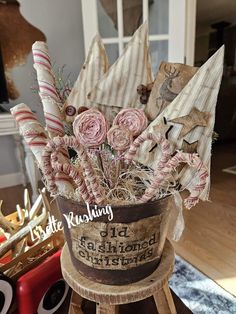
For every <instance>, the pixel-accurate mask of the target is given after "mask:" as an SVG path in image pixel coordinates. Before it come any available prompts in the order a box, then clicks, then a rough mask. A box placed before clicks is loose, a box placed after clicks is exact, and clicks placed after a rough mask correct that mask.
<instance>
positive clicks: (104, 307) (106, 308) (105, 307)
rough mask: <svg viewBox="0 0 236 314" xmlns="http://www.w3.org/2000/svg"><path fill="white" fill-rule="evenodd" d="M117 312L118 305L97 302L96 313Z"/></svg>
mask: <svg viewBox="0 0 236 314" xmlns="http://www.w3.org/2000/svg"><path fill="white" fill-rule="evenodd" d="M118 313H119V306H118V305H109V304H101V303H97V306H96V314H118Z"/></svg>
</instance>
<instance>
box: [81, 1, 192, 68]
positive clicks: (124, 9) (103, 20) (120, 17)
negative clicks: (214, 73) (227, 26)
mask: <svg viewBox="0 0 236 314" xmlns="http://www.w3.org/2000/svg"><path fill="white" fill-rule="evenodd" d="M195 12H196V0H82V14H83V27H84V44H85V53H86V54H87V52H88V49H89V45H90V43H91V40H92V38H93V37H94V35H95V34H96V33H99V34H100V35H101V37H102V39H103V42H104V44H105V48H106V51H107V54H108V57H109V60H110V63H111V64H112V63H113V62H114V61H115V60H116V59H117V58H118V56H119V55H120V54H121V52H122V50H123V48H124V47H125V45H126V43H127V42H128V41H129V40H130V38H131V35H132V34H133V32H134V31H135V30H136V29H137V28H138V26H139V25H140V24H141V23H142V22H143V21H148V24H149V40H150V53H151V59H152V66H153V72H154V73H156V72H157V70H158V67H159V64H160V62H161V61H162V60H165V61H170V62H179V63H187V64H190V65H192V64H193V55H194V41H195Z"/></svg>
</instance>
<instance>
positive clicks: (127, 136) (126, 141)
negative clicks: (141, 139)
mask: <svg viewBox="0 0 236 314" xmlns="http://www.w3.org/2000/svg"><path fill="white" fill-rule="evenodd" d="M132 139H133V136H132V133H130V132H129V131H128V130H127V129H124V128H120V127H119V126H118V125H114V126H113V127H111V128H110V130H109V131H108V133H107V141H108V144H109V145H110V146H111V147H112V148H114V149H115V150H117V151H118V152H123V151H125V150H126V149H128V148H129V147H130V145H131V143H132Z"/></svg>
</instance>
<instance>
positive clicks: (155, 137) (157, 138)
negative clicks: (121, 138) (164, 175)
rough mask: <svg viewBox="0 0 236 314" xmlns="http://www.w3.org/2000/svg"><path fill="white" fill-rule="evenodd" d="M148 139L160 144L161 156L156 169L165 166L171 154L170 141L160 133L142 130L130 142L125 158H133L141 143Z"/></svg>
mask: <svg viewBox="0 0 236 314" xmlns="http://www.w3.org/2000/svg"><path fill="white" fill-rule="evenodd" d="M148 140H151V141H154V142H155V143H156V144H158V145H160V147H161V153H162V156H161V160H160V161H159V163H158V166H157V169H156V171H159V170H160V169H162V168H163V167H164V166H165V164H166V162H167V161H168V160H169V159H170V157H171V154H172V149H171V145H170V142H169V141H168V140H167V139H165V137H164V136H162V135H161V134H160V133H158V134H153V133H147V132H143V133H142V134H141V135H139V136H138V137H137V138H136V139H135V140H134V142H133V143H132V144H131V146H130V148H129V150H128V151H127V152H126V154H125V158H126V159H128V160H133V158H134V156H135V154H136V152H137V150H138V148H139V147H140V146H141V144H142V143H143V142H145V141H148Z"/></svg>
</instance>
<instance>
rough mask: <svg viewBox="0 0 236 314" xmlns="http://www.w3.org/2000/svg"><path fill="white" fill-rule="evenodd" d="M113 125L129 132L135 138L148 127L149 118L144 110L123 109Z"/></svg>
mask: <svg viewBox="0 0 236 314" xmlns="http://www.w3.org/2000/svg"><path fill="white" fill-rule="evenodd" d="M113 125H118V126H120V127H121V128H126V129H127V130H129V131H130V132H131V133H132V134H133V136H138V135H139V134H140V133H142V131H143V130H145V129H146V127H147V125H148V120H147V117H146V116H145V114H144V112H143V110H142V109H133V108H130V109H123V110H121V111H120V112H119V113H118V114H117V116H116V117H115V119H114V121H113Z"/></svg>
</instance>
